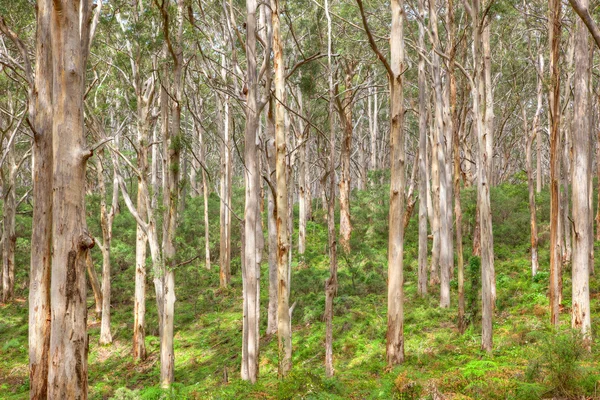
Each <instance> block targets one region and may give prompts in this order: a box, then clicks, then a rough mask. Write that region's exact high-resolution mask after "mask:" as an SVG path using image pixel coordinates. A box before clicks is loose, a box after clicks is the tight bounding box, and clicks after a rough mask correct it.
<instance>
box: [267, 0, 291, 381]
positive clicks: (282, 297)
mask: <svg viewBox="0 0 600 400" xmlns="http://www.w3.org/2000/svg"><path fill="white" fill-rule="evenodd" d="M271 11H272V14H271V21H272V25H273V67H274V69H275V98H276V100H275V149H276V158H275V161H276V165H275V176H276V184H277V202H276V205H277V214H276V215H277V289H278V290H277V298H278V301H277V336H278V341H279V369H278V375H279V377H280V378H281V377H284V376H286V375H287V373H288V372H289V371H290V369H291V368H292V326H291V321H290V307H289V297H290V288H289V283H290V282H289V278H288V277H289V267H290V266H289V264H288V255H289V254H288V251H289V238H288V223H289V221H288V168H287V162H286V159H287V146H286V140H287V138H286V133H287V132H286V127H285V104H286V100H285V65H284V59H283V42H282V39H281V31H280V22H279V12H280V8H279V1H278V0H271Z"/></svg>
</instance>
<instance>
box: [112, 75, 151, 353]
mask: <svg viewBox="0 0 600 400" xmlns="http://www.w3.org/2000/svg"><path fill="white" fill-rule="evenodd" d="M139 87H141V85H139V84H138V88H139ZM145 87H146V90H145V91H144V92H142V91H141V90H138V92H137V93H136V97H137V116H138V118H137V124H136V129H137V143H136V144H137V169H138V171H139V175H138V177H137V180H138V188H137V199H136V201H137V212H138V213H139V215H140V216H141V218H142V219H144V221H143V222H144V223H146V222H148V221H149V219H148V214H149V210H148V207H147V204H149V203H151V201H152V200H151V199H149V198H148V192H149V191H148V173H149V172H150V171H149V169H150V167H149V165H148V155H149V154H148V152H149V151H148V150H149V148H148V146H149V145H150V143H149V142H150V140H149V139H150V129H153V127H152V116H151V114H150V107H151V106H152V102H153V99H154V95H155V86H154V80H153V79H152V78H150V79H149V80H148V81H147V85H146V86H145ZM153 130H154V129H153ZM153 142H156V138H153ZM157 147H158V145H156V144H155V145H153V146H152V153H153V158H152V159H153V167H154V166H155V165H154V164H156V163H155V162H154V160H156V157H157V156H155V155H154V153H155V152H156V148H157ZM114 168H116V166H115V167H114ZM152 178H153V179H154V174H153V176H152ZM153 187H154V188H155V192H158V188H157V187H156V186H153ZM150 212H152V210H150ZM147 248H148V235H147V234H146V232H145V230H144V227H143V226H142V225H141V224H140V223H139V222H138V224H137V226H136V242H135V293H134V306H133V359H134V361H141V360H145V359H146V343H145V341H146V330H145V326H146V323H145V322H146V254H147Z"/></svg>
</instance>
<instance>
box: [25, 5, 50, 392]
mask: <svg viewBox="0 0 600 400" xmlns="http://www.w3.org/2000/svg"><path fill="white" fill-rule="evenodd" d="M51 15H52V0H38V2H37V16H36V21H37V24H36V26H37V30H36V47H35V54H36V65H35V80H34V83H33V85H34V87H33V90H31V91H30V92H29V107H30V109H29V115H30V119H31V121H32V126H33V127H34V128H35V129H33V148H32V153H33V162H32V170H33V171H32V172H33V220H34V221H36V223H35V224H34V226H33V229H32V232H31V266H30V272H29V397H30V398H31V399H46V398H47V395H48V394H47V393H48V369H49V367H50V363H49V361H50V358H49V352H50V321H51V313H50V270H51V266H52V263H51V260H52V254H51V249H52V166H53V159H52V157H53V152H52V129H53V128H52V127H53V123H52V97H53V95H52V90H53V87H52V83H53V62H52V41H51V40H52V36H51V27H52V23H51V21H52V19H51Z"/></svg>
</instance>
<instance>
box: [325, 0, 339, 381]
mask: <svg viewBox="0 0 600 400" xmlns="http://www.w3.org/2000/svg"><path fill="white" fill-rule="evenodd" d="M325 14H326V17H327V59H328V67H329V68H328V73H329V165H328V169H329V171H328V172H329V199H328V202H327V233H328V235H327V237H328V244H329V278H328V279H327V281H325V375H326V376H327V377H332V376H333V374H334V373H335V369H334V368H333V298H334V297H335V295H336V294H337V289H338V282H337V267H338V266H337V240H336V233H335V129H334V128H335V127H334V101H335V100H334V96H335V92H334V86H333V63H332V60H331V57H332V51H333V49H332V44H331V41H332V33H331V15H330V14H329V1H328V0H325Z"/></svg>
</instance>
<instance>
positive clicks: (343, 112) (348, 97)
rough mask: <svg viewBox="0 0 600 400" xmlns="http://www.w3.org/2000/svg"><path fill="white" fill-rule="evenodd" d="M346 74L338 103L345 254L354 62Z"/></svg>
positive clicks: (349, 230) (345, 245) (349, 225)
mask: <svg viewBox="0 0 600 400" xmlns="http://www.w3.org/2000/svg"><path fill="white" fill-rule="evenodd" d="M345 69H346V74H345V79H344V82H345V86H346V87H345V90H344V92H345V95H344V101H340V100H339V97H338V96H336V99H337V101H338V107H339V110H338V111H339V113H340V119H341V120H342V122H343V125H344V137H343V139H342V143H341V153H340V164H341V174H340V182H339V187H340V244H341V245H342V249H344V252H346V253H349V252H350V236H351V234H352V222H351V221H350V187H351V182H350V179H351V175H350V152H351V151H352V131H353V130H354V126H353V122H352V108H353V106H354V99H353V97H354V94H353V93H354V89H353V86H352V78H353V76H354V66H353V65H352V62H347V63H346V68H345Z"/></svg>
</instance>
